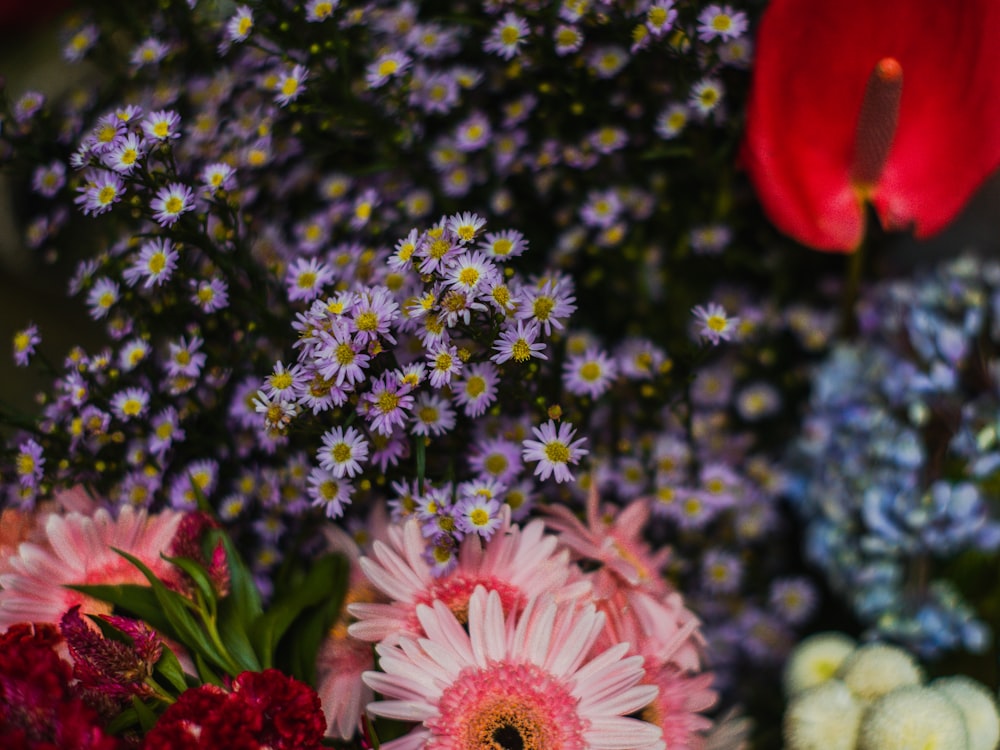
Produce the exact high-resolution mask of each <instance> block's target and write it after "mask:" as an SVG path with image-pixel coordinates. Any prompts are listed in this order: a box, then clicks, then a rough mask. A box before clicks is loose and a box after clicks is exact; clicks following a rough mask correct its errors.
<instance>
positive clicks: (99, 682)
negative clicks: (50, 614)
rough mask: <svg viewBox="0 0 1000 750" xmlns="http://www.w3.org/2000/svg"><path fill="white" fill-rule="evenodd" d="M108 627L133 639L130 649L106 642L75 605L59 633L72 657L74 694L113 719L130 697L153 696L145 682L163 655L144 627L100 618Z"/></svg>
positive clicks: (160, 645)
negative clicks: (75, 680) (110, 626)
mask: <svg viewBox="0 0 1000 750" xmlns="http://www.w3.org/2000/svg"><path fill="white" fill-rule="evenodd" d="M102 617H103V619H104V620H106V621H107V622H108V623H109V624H110V625H112V626H113V627H115V628H117V629H118V630H120V631H121V632H122V633H124V634H125V635H127V636H128V637H129V638H131V639H132V645H131V646H130V645H128V644H126V643H123V642H121V641H115V640H110V639H108V638H105V637H104V636H103V635H102V634H101V633H100V632H98V630H97V628H95V627H93V626H91V625H89V624H88V623H87V621H86V620H84V619H83V618H82V617H81V616H80V605H76V606H75V607H73V608H72V609H70V611H69V612H67V613H66V614H65V615H63V616H62V620H60V622H59V630H60V632H62V634H63V637H64V638H65V639H66V645H67V646H69V653H70V656H72V657H73V662H74V668H73V676H74V677H76V679H77V681H78V682H77V684H76V686H75V688H74V690H75V692H76V693H77V694H79V695H80V697H81V698H83V700H84V701H85V702H86V703H87V704H88V705H90V706H92V707H93V708H95V709H96V710H97V711H98V712H99V713H101V714H102V715H104V716H106V717H108V718H112V717H114V716H115V715H117V714H118V712H119V711H121V710H122V709H124V708H125V707H126V706H127V705H128V704H129V703H130V702H131V699H132V696H138V697H140V698H144V697H148V696H150V695H152V689H151V688H150V687H149V686H148V685H146V679H147V678H148V677H149V676H150V675H152V673H153V667H154V666H155V665H156V662H157V661H159V659H160V655H161V654H162V653H163V642H162V641H161V640H160V637H159V636H158V635H157V634H156V633H155V632H154V631H153V630H152V629H150V628H149V627H148V626H147V625H146V624H145V623H143V622H140V621H138V620H130V619H128V618H126V617H116V616H112V615H102Z"/></svg>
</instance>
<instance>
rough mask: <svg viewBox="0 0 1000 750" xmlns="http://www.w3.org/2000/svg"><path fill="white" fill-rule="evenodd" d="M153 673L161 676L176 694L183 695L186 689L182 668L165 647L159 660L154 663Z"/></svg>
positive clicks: (173, 654) (175, 656) (174, 656)
mask: <svg viewBox="0 0 1000 750" xmlns="http://www.w3.org/2000/svg"><path fill="white" fill-rule="evenodd" d="M154 672H156V673H159V674H161V675H162V676H163V677H164V679H166V681H167V682H169V683H170V684H171V685H173V686H174V688H175V689H176V690H177V692H178V693H183V692H184V691H185V690H187V689H188V682H187V678H186V677H185V676H184V668H183V667H182V666H181V663H180V662H179V661H178V660H177V655H176V654H175V653H174V652H173V651H171V650H170V649H169V648H167V647H166V646H164V647H163V652H162V654H161V655H160V660H159V661H158V662H156V667H155V668H154Z"/></svg>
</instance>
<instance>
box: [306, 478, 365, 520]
mask: <svg viewBox="0 0 1000 750" xmlns="http://www.w3.org/2000/svg"><path fill="white" fill-rule="evenodd" d="M307 481H308V487H307V489H306V493H307V494H308V495H309V497H311V498H312V504H313V506H314V507H317V508H322V509H323V510H324V511H325V513H326V516H327V518H340V517H341V516H342V515H344V508H345V507H346V506H347V505H349V504H350V502H351V495H353V494H354V485H352V484H351V483H350V481H348V480H347V479H344V478H343V477H341V478H337V477H335V476H334V475H333V474H331V473H330V472H329V471H327V470H326V469H321V468H319V467H318V466H317V467H315V468H313V470H312V471H310V472H309V478H308V480H307Z"/></svg>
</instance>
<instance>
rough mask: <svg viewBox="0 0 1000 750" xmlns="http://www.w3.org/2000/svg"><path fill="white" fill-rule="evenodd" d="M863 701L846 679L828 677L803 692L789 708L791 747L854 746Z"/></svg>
mask: <svg viewBox="0 0 1000 750" xmlns="http://www.w3.org/2000/svg"><path fill="white" fill-rule="evenodd" d="M860 723H861V703H860V702H859V701H858V700H857V699H856V698H855V697H854V695H853V694H852V693H851V691H850V690H848V689H847V686H846V685H844V683H843V682H841V681H840V680H836V679H831V680H827V681H825V682H822V683H819V684H818V685H815V686H813V687H810V688H807V689H805V690H802V691H801V692H799V693H798V694H797V695H796V696H795V697H794V698H792V700H791V702H790V703H789V704H788V708H787V709H786V710H785V721H784V734H785V747H787V748H788V750H854V747H855V743H856V742H857V737H858V726H859V724H860Z"/></svg>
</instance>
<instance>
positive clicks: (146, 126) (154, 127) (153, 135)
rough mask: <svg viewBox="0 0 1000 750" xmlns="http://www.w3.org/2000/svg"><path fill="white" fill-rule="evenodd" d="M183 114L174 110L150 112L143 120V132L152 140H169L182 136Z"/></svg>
mask: <svg viewBox="0 0 1000 750" xmlns="http://www.w3.org/2000/svg"><path fill="white" fill-rule="evenodd" d="M180 125H181V116H180V115H179V114H177V113H176V112H174V111H173V110H166V109H161V110H157V111H155V112H150V113H149V114H148V115H146V117H145V119H143V121H142V132H143V134H145V136H146V138H148V139H149V140H150V141H169V140H173V139H175V138H180V137H181V133H180Z"/></svg>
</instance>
